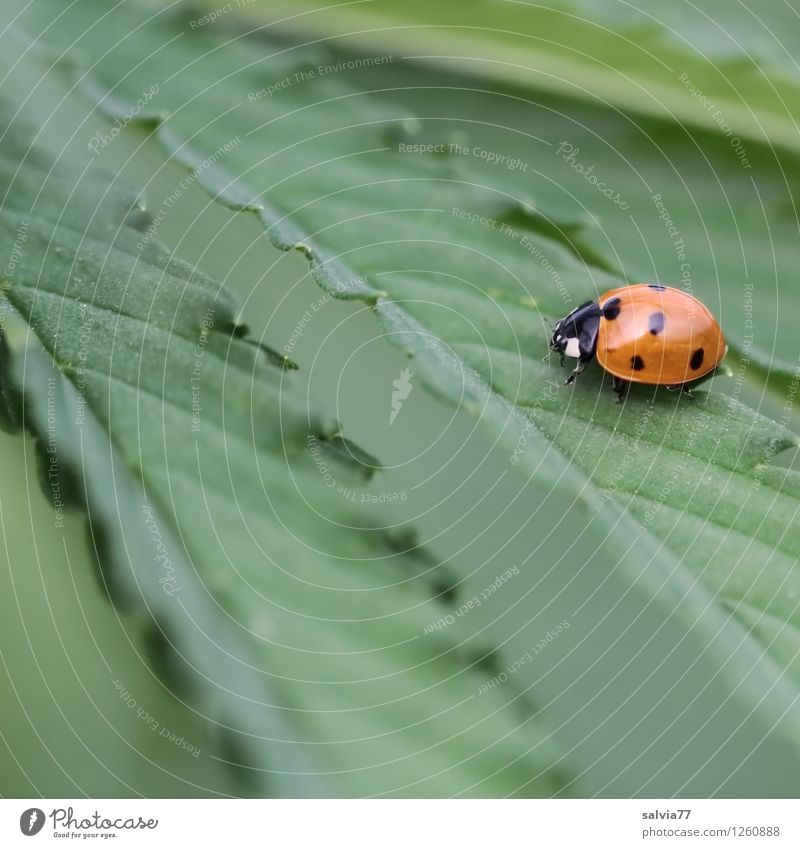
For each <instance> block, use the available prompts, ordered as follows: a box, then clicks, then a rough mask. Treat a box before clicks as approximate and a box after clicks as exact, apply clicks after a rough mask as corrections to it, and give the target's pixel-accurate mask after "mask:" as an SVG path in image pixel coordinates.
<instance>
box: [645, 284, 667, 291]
mask: <svg viewBox="0 0 800 848" xmlns="http://www.w3.org/2000/svg"><path fill="white" fill-rule="evenodd" d="M648 288H650V289H655V290H656V291H666V290H667V287H666V286H657V285H655V284H654V283H650V284H649V285H648Z"/></svg>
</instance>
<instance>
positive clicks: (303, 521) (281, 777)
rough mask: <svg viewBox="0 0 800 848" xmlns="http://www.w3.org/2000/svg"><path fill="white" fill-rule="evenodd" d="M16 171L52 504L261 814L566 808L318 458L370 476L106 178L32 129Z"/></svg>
mask: <svg viewBox="0 0 800 848" xmlns="http://www.w3.org/2000/svg"><path fill="white" fill-rule="evenodd" d="M5 120H6V122H9V121H10V113H9V112H6V113H5ZM0 162H1V163H2V164H1V165H0V168H1V170H2V188H3V194H4V197H5V198H6V200H5V202H4V205H3V209H2V212H0V226H1V227H2V242H3V245H4V251H5V253H6V254H8V255H11V250H12V248H13V245H14V244H15V243H16V244H19V243H20V239H19V233H20V232H24V233H25V240H24V249H23V250H22V251H20V253H19V255H18V256H17V261H16V263H15V267H14V269H13V274H12V275H10V278H9V279H7V284H8V285H7V287H6V290H5V301H4V304H5V306H4V313H5V314H4V330H3V341H4V348H3V357H4V365H3V374H4V397H5V405H6V417H7V419H8V423H13V424H20V425H24V426H25V427H27V428H28V429H30V430H31V431H32V432H34V433H35V434H36V435H37V437H38V445H39V452H40V454H41V456H40V459H41V464H42V467H43V468H44V469H45V470H46V473H45V475H44V485H45V490H46V492H47V493H48V494H51V495H52V496H53V497H55V495H54V494H53V493H57V494H58V496H59V499H61V500H63V501H66V502H68V503H71V504H73V505H78V504H84V505H85V507H86V509H87V511H88V514H89V519H90V528H91V531H92V538H93V544H94V546H95V549H96V550H97V553H98V556H99V560H100V564H101V575H102V580H103V583H104V586H105V587H106V589H107V591H108V593H109V594H110V596H111V598H112V599H113V600H114V602H115V604H116V605H117V607H118V608H119V609H121V610H123V611H124V610H130V611H131V612H136V611H138V612H139V613H140V614H142V613H145V612H146V614H147V615H148V616H149V617H150V618H151V619H152V620H153V622H154V624H155V625H156V628H157V629H156V632H155V633H154V634H153V637H152V638H153V640H154V644H155V645H156V648H154V655H155V659H156V660H157V665H158V666H160V667H161V668H162V673H163V674H164V675H165V676H166V679H168V680H169V681H170V684H171V685H172V686H173V687H176V688H177V689H178V690H179V691H181V692H187V693H192V692H194V693H195V695H197V694H198V692H199V693H201V695H202V703H203V709H204V716H205V717H206V718H208V719H211V720H213V721H215V722H216V723H217V724H218V730H217V734H218V735H219V736H220V739H219V740H218V743H217V745H218V756H221V757H222V759H223V760H229V761H231V762H232V763H233V764H234V765H238V766H239V768H238V771H239V773H240V774H239V776H240V777H241V778H242V781H243V783H242V785H243V787H244V790H243V791H247V789H248V787H250V791H255V792H257V793H262V792H268V793H269V794H276V795H282V794H289V795H297V794H301V795H302V794H313V793H314V792H315V791H317V792H324V793H325V794H338V793H340V792H343V793H344V794H359V795H363V794H381V793H393V792H399V793H401V794H402V792H403V787H404V786H405V785H406V784H409V785H410V784H413V785H414V786H415V791H416V792H423V793H425V792H432V791H434V790H433V789H428V790H426V789H425V788H424V787H425V784H426V781H428V780H429V779H430V778H431V776H432V775H436V776H437V777H436V791H437V792H442V791H443V792H446V793H447V794H454V793H456V792H462V791H464V792H468V791H469V788H470V787H471V786H472V785H474V784H476V783H477V782H478V781H479V779H480V778H481V777H482V775H483V774H485V773H486V771H487V770H488V771H492V772H493V771H495V770H498V769H499V770H500V771H501V772H502V777H500V778H499V779H498V780H499V782H498V784H497V785H498V786H502V785H503V784H505V786H506V791H507V792H511V791H514V790H515V789H516V788H517V787H519V786H520V785H522V784H523V783H525V782H526V781H527V780H528V779H529V778H530V776H531V775H532V774H538V775H541V776H540V778H539V779H538V780H537V781H536V783H535V785H533V786H530V787H528V791H529V792H531V793H533V794H550V793H552V792H554V791H556V790H557V789H558V787H559V783H558V782H556V781H552V782H551V780H550V778H549V777H547V776H546V773H547V771H548V768H549V766H550V764H551V763H552V754H546V753H545V751H546V750H547V749H548V746H547V745H546V744H545V743H544V741H542V742H541V744H540V746H539V747H538V749H537V750H536V751H535V752H532V753H531V754H529V755H527V756H525V757H524V758H523V760H521V761H518V762H517V763H514V759H515V757H516V756H517V754H518V752H519V749H520V744H519V742H516V741H515V739H516V737H517V736H518V735H519V734H520V733H521V732H522V731H521V728H519V727H518V726H517V724H516V723H515V722H513V721H512V720H511V716H510V715H509V713H508V710H507V709H506V708H505V706H504V703H503V700H502V699H501V698H500V697H499V696H498V695H494V694H489V697H484V698H481V699H478V698H476V697H475V693H476V691H477V689H478V686H479V685H480V683H481V681H482V680H483V679H484V675H485V672H484V671H483V670H482V669H478V668H477V667H476V666H475V665H474V658H473V657H471V656H467V655H466V654H462V655H461V659H458V656H459V654H458V648H457V644H453V643H452V641H451V639H450V638H448V637H442V638H440V639H435V640H433V639H431V640H426V641H424V642H422V641H421V640H419V639H409V638H408V629H407V628H408V627H409V626H413V627H414V631H415V632H417V633H421V632H422V630H423V628H424V626H425V625H426V624H427V623H429V621H430V620H431V619H432V618H433V619H436V618H438V617H439V616H440V615H441V614H442V613H443V610H444V608H443V607H441V605H440V602H438V601H437V599H436V596H437V595H438V594H439V592H440V589H439V588H438V583H437V580H439V579H440V578H439V576H438V575H437V576H436V577H434V576H433V575H431V576H430V577H429V579H427V580H426V579H424V577H423V578H422V579H419V580H415V581H413V582H409V580H408V577H409V574H411V575H414V576H417V575H419V573H420V572H422V573H423V575H424V574H430V573H431V572H435V571H436V566H437V564H436V562H435V561H433V560H431V558H430V555H429V554H427V553H426V552H425V551H424V550H423V549H417V548H416V547H415V546H414V543H413V541H411V537H410V536H409V535H408V533H407V532H405V531H402V530H400V529H398V530H396V531H394V532H392V531H391V530H387V529H384V525H385V524H389V523H390V522H387V521H384V525H375V523H374V522H375V521H376V520H377V518H378V513H377V512H376V510H375V509H370V510H366V509H364V508H363V507H358V506H357V505H355V506H354V505H353V504H352V503H351V502H350V501H349V500H347V499H345V498H342V497H341V496H340V495H338V494H337V493H336V492H332V491H331V490H330V488H328V487H327V486H325V484H324V483H323V479H322V476H321V475H320V472H319V470H318V468H317V467H316V465H315V462H314V461H313V460H312V458H311V457H312V453H311V452H310V451H309V448H308V442H307V440H308V438H309V437H311V438H314V439H316V440H317V442H318V444H319V449H318V450H319V452H320V454H321V456H322V457H323V459H324V460H325V462H327V463H328V464H329V466H330V467H331V468H334V469H336V473H337V475H338V479H339V480H340V481H342V482H343V483H348V484H350V485H353V486H356V485H358V482H359V480H360V479H361V477H362V476H363V465H362V461H363V455H362V456H361V457H360V458H359V460H354V459H352V458H351V457H350V456H345V453H344V449H345V448H348V447H351V446H350V445H349V443H348V442H346V441H345V440H344V439H343V437H342V436H341V435H340V434H339V433H338V430H337V429H336V427H335V424H333V423H331V422H323V421H320V420H316V419H315V418H314V417H313V413H312V414H311V418H310V419H309V413H308V412H307V410H306V407H305V403H304V402H303V399H302V396H300V397H297V396H295V395H294V394H293V392H292V389H291V385H290V383H291V381H290V380H289V379H288V378H287V375H286V372H285V370H284V366H283V365H282V364H281V363H278V362H276V361H275V360H276V357H275V355H274V354H272V353H271V352H270V351H269V350H266V349H264V348H263V347H260V346H258V345H255V344H252V343H250V342H249V341H248V340H247V339H246V338H243V336H242V334H243V329H242V328H241V327H240V325H238V324H237V323H236V321H235V312H236V310H235V305H234V303H233V302H232V300H231V297H230V295H229V294H228V293H227V292H226V291H225V290H223V289H220V287H219V286H218V285H217V284H216V283H214V282H213V281H212V280H210V279H208V278H207V277H205V276H203V275H202V274H200V273H199V272H197V271H196V270H195V269H193V268H191V267H190V266H187V265H185V264H184V263H182V262H180V261H179V260H177V259H175V258H174V257H172V256H171V255H170V253H169V252H168V251H166V250H165V248H164V247H163V246H162V245H161V244H160V243H158V242H156V241H154V240H150V241H146V242H144V243H143V242H142V240H143V238H146V234H147V228H148V225H149V221H150V218H149V217H148V215H147V214H146V213H145V211H144V209H143V208H142V206H141V205H140V203H141V202H140V201H139V200H138V199H137V196H136V194H133V193H131V192H130V191H127V190H124V189H123V188H121V187H120V186H118V185H115V184H114V183H113V182H109V179H108V177H106V176H104V175H102V174H100V173H95V172H94V171H91V172H89V173H84V174H83V175H82V174H81V171H80V170H78V171H74V170H71V169H70V168H69V167H67V166H55V167H54V166H53V163H52V162H51V161H49V159H48V158H46V157H45V156H43V155H42V154H41V153H40V152H39V151H38V150H37V149H36V148H35V147H33V148H32V147H30V145H29V141H28V139H27V137H25V136H22V135H21V134H20V130H19V129H18V128H16V127H15V126H14V125H13V124H12V127H11V129H10V130H9V131H7V132H6V135H5V138H4V139H3V142H2V148H0ZM87 336H89V337H90V338H91V344H90V345H87V344H86V341H85V340H86V338H87ZM81 338H83V339H84V342H81ZM198 397H199V398H202V412H201V414H200V415H199V416H198V415H197V414H196V413H193V404H195V403H197V398H198ZM193 428H194V429H193ZM287 462H289V463H290V465H289V466H287ZM54 487H55V488H54ZM319 513H322V514H323V515H324V516H325V518H324V520H322V519H319V520H315V516H317V515H318V514H319ZM57 515H58V511H57ZM353 526H357V527H361V528H362V529H361V530H360V531H359V532H353V531H351V530H349V529H348V528H350V527H353ZM289 565H291V570H288V566H289ZM298 585H299V586H302V587H303V588H304V589H305V591H303V592H298V589H297V587H298ZM366 598H368V604H369V608H370V610H371V615H370V617H365V616H364V614H363V603H364V602H365V599H366ZM310 620H313V622H314V628H313V629H309V627H308V622H309V621H310ZM408 677H412V678H413V681H414V685H413V686H411V685H409V683H408V679H407V678H408ZM455 704H458V705H459V708H458V714H457V715H453V714H452V710H453V706H454V705H455ZM312 716H313V718H314V720H313V721H312V720H311V718H312ZM532 721H533V722H534V723H535V722H536V719H532ZM533 733H535V730H534V729H533V728H532V727H531V722H529V723H528V724H527V726H526V728H525V739H526V746H527V747H529V748H531V747H536V746H532V734H533ZM376 739H380V740H381V744H380V746H376V745H375V740H376ZM326 772H330V773H335V774H336V781H337V782H336V784H335V786H334V785H332V784H331V781H330V778H329V777H328V776H327V775H326Z"/></svg>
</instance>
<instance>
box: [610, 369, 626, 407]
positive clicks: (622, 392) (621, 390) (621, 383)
mask: <svg viewBox="0 0 800 848" xmlns="http://www.w3.org/2000/svg"><path fill="white" fill-rule="evenodd" d="M611 388H612V389H613V390H614V392H615V394H616V395H617V403H623V402H624V400H625V398H626V397H627V396H628V389H629V388H630V383H628V382H626V381H625V380H622V379H620V378H619V377H616V376H613V375H612V377H611Z"/></svg>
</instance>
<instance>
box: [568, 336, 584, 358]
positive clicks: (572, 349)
mask: <svg viewBox="0 0 800 848" xmlns="http://www.w3.org/2000/svg"><path fill="white" fill-rule="evenodd" d="M564 353H566V355H567V356H572V357H573V358H575V359H579V358H580V355H581V346H580V342H578V339H577V338H572V339H568V340H567V346H566V347H565V348H564Z"/></svg>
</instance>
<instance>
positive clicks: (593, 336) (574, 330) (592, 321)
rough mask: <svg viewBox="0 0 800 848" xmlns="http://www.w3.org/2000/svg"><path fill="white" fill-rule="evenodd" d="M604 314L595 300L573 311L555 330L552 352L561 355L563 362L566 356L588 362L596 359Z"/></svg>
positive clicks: (551, 345)
mask: <svg viewBox="0 0 800 848" xmlns="http://www.w3.org/2000/svg"><path fill="white" fill-rule="evenodd" d="M602 314H603V313H602V312H601V310H600V307H599V306H598V305H597V304H596V303H595V302H594V301H593V300H590V301H588V302H587V303H584V304H583V305H581V306H579V307H578V308H577V309H573V310H572V312H570V313H569V315H567V316H566V318H562V319H561V320H560V321H559V322H558V323H557V324H556V326H555V327H554V328H553V338H552V339H551V340H550V350H554V351H555V352H556V353H559V354H561V358H562V361H563V358H564V356H572V357H574V358H575V359H579V360H580V361H581V362H588V361H589V360H590V359H592V358H593V357H594V352H595V348H596V347H597V330H598V328H599V327H600V317H601V316H602Z"/></svg>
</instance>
